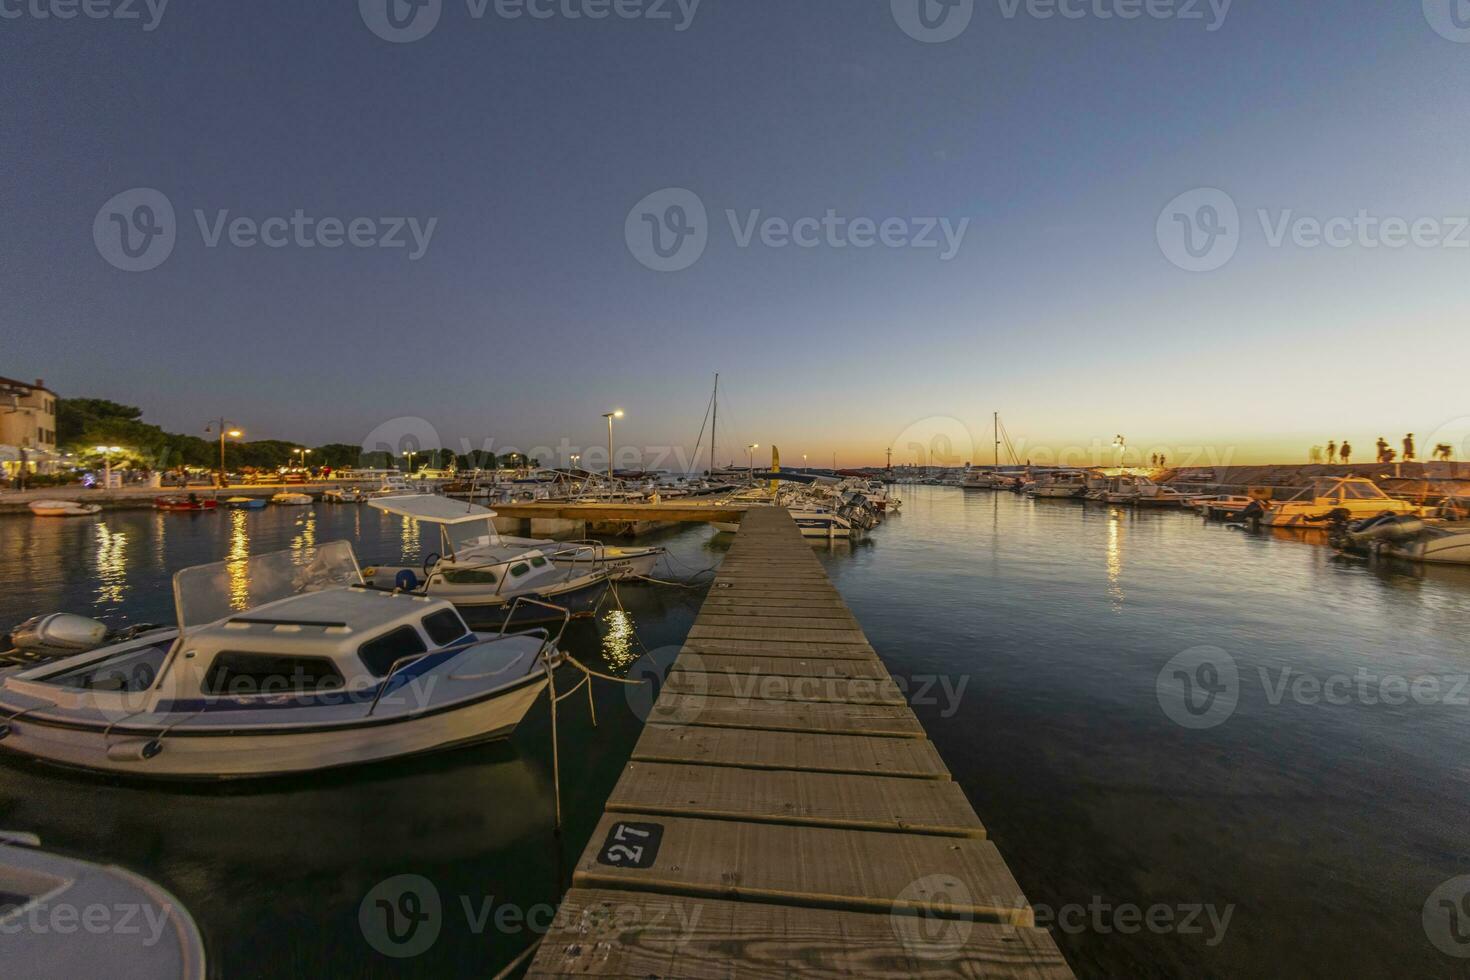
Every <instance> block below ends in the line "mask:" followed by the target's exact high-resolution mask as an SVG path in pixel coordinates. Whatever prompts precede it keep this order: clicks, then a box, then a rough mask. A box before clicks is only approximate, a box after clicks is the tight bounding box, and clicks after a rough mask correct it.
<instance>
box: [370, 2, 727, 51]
mask: <svg viewBox="0 0 1470 980" xmlns="http://www.w3.org/2000/svg"><path fill="white" fill-rule="evenodd" d="M702 2H703V0H465V11H466V13H467V14H468V15H469V18H470V19H471V20H474V21H481V20H484V19H485V18H486V17H487V16H492V15H493V16H494V17H497V18H499V19H501V20H507V21H518V20H528V21H549V20H562V21H603V20H608V19H610V18H611V19H615V20H625V21H627V20H646V21H650V22H653V23H663V24H672V25H673V28H674V30H675V31H676V32H678V33H683V32H684V31H687V30H689V28H690V27H692V26H693V25H694V17H695V15H696V14H698V13H699V5H700V4H701V3H702ZM357 9H358V12H359V13H360V14H361V15H362V22H363V23H364V24H366V25H367V27H368V30H370V31H372V32H373V33H374V34H376V35H377V36H378V37H380V38H382V39H383V40H385V41H391V42H393V43H394V44H408V43H411V42H413V41H418V40H421V39H423V38H425V37H428V36H429V34H430V33H431V32H432V31H433V30H434V28H435V27H437V26H438V25H439V21H440V18H441V17H442V15H443V13H444V0H357Z"/></svg>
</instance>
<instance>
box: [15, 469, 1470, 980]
mask: <svg viewBox="0 0 1470 980" xmlns="http://www.w3.org/2000/svg"><path fill="white" fill-rule="evenodd" d="M902 495H903V496H904V497H905V499H906V506H905V509H904V513H903V514H902V515H901V516H900V517H897V518H895V519H893V520H890V521H889V522H888V523H886V524H885V525H884V526H883V527H881V528H880V529H879V530H878V531H877V532H876V533H875V534H874V535H873V538H872V540H870V541H869V542H866V543H863V544H860V545H857V546H846V545H843V546H837V547H836V548H833V549H830V550H829V549H828V547H827V546H825V545H822V546H819V553H820V554H822V555H823V556H824V561H825V562H826V563H827V566H828V569H829V571H830V572H831V573H832V575H833V578H834V580H835V581H836V583H837V585H838V587H839V588H840V589H841V591H842V593H843V595H844V596H845V597H846V598H847V600H848V602H849V603H850V605H851V606H852V609H853V611H854V613H855V614H856V615H857V616H858V618H859V619H860V620H861V621H862V623H863V626H864V628H865V629H866V630H867V632H868V635H869V637H870V638H871V639H872V641H873V643H874V645H875V646H876V647H877V648H878V650H879V651H880V653H881V654H882V655H883V656H884V658H885V660H886V661H887V662H888V665H889V668H890V670H891V671H892V672H893V673H894V675H895V676H896V677H897V678H899V679H900V681H901V682H903V683H906V684H908V685H909V689H910V694H911V696H912V697H913V698H914V700H915V701H916V703H915V710H916V711H917V712H918V714H919V716H920V718H921V719H922V720H923V721H924V723H925V724H926V726H927V727H928V729H929V732H930V734H931V735H932V737H933V739H934V741H935V743H936V744H937V745H938V747H939V749H940V752H941V753H942V754H943V756H944V758H945V760H946V762H947V763H948V764H949V766H950V768H951V769H952V770H953V771H954V774H955V777H956V778H957V779H958V780H959V781H960V782H961V784H962V785H963V786H964V788H965V790H966V792H967V793H968V794H969V796H970V799H971V800H972V802H973V803H974V804H975V808H976V810H977V812H978V813H979V814H980V817H981V819H982V820H983V821H984V822H985V824H986V825H987V827H988V828H989V830H990V833H991V836H992V838H993V839H994V840H995V841H996V843H997V844H998V845H999V847H1000V848H1001V851H1002V853H1003V854H1004V856H1005V857H1006V859H1007V862H1008V863H1009V865H1010V867H1011V869H1012V871H1013V872H1014V873H1015V875H1016V877H1017V879H1018V880H1019V882H1020V883H1021V885H1022V887H1023V889H1024V890H1025V892H1026V894H1027V896H1028V897H1029V898H1030V900H1031V901H1032V903H1033V904H1034V905H1035V906H1036V907H1037V908H1038V912H1039V914H1040V916H1041V917H1042V918H1043V920H1046V919H1047V918H1048V917H1050V918H1051V919H1054V920H1055V925H1054V926H1053V933H1054V935H1056V937H1057V939H1058V942H1059V943H1060V944H1061V945H1062V947H1063V949H1064V950H1065V951H1066V952H1067V955H1068V958H1069V960H1070V962H1071V963H1072V965H1073V967H1074V968H1075V969H1076V970H1077V972H1078V974H1079V975H1080V976H1087V977H1175V976H1180V977H1183V976H1189V977H1195V976H1215V977H1243V976H1252V977H1255V976H1283V977H1288V976H1289V977H1337V978H1340V977H1345V976H1352V977H1358V976H1364V977H1370V976H1371V977H1378V976H1464V975H1466V974H1467V967H1470V959H1458V958H1453V957H1451V956H1450V955H1447V954H1446V953H1444V952H1441V951H1440V950H1439V949H1438V948H1437V947H1436V943H1439V944H1440V945H1443V946H1446V947H1447V948H1449V949H1451V950H1454V951H1456V952H1470V918H1462V919H1460V920H1458V921H1456V920H1452V919H1450V917H1449V916H1450V912H1449V909H1450V908H1451V907H1453V905H1454V902H1453V901H1451V903H1450V905H1449V906H1445V907H1443V908H1441V907H1440V906H1439V905H1438V902H1437V901H1435V902H1430V901H1429V900H1430V898H1431V895H1432V893H1434V892H1435V890H1436V889H1437V888H1439V887H1440V886H1441V885H1442V884H1444V883H1445V882H1446V881H1447V880H1449V879H1452V878H1454V877H1456V876H1460V875H1470V831H1467V829H1466V825H1465V818H1466V815H1467V813H1470V726H1467V722H1470V686H1462V683H1463V679H1464V678H1465V677H1466V675H1470V643H1467V638H1470V574H1466V573H1465V572H1464V570H1457V569H1439V570H1430V571H1429V572H1428V573H1426V572H1425V571H1423V570H1421V569H1416V568H1414V567H1413V566H1392V567H1388V566H1385V567H1374V566H1369V565H1364V564H1360V563H1355V562H1346V561H1343V560H1340V559H1337V558H1335V557H1333V555H1332V553H1331V552H1330V551H1329V550H1328V549H1325V548H1321V547H1315V546H1312V545H1310V544H1306V543H1303V542H1301V541H1300V540H1298V539H1289V538H1279V539H1278V538H1275V537H1271V536H1269V535H1250V534H1244V533H1241V532H1239V531H1234V530H1229V529H1226V528H1223V527H1221V526H1219V525H1205V524H1202V523H1200V522H1199V521H1198V520H1197V519H1196V518H1193V517H1192V516H1189V515H1186V514H1182V513H1150V512H1143V513H1138V514H1136V515H1135V514H1133V513H1130V512H1126V511H1122V510H1114V509H1111V508H1102V507H1096V506H1086V507H1084V506H1082V505H1080V504H1076V503H1073V502H1069V501H1044V500H1043V501H1029V500H1025V499H1022V498H1018V497H1014V496H1012V495H1009V494H1000V495H991V494H986V493H981V494H968V495H967V494H964V493H962V492H961V491H958V490H950V489H941V488H925V487H908V488H903V490H902ZM344 537H345V538H348V539H350V540H353V541H354V542H355V543H357V545H358V551H359V554H360V555H362V556H363V557H364V558H365V559H377V560H383V559H388V558H396V557H398V556H399V555H404V556H410V557H411V556H417V555H418V554H420V553H421V551H423V550H432V549H425V548H424V547H423V544H422V543H421V542H420V541H419V540H418V539H417V537H416V536H415V535H414V532H413V531H412V530H408V529H405V528H404V527H403V526H402V524H401V522H399V521H398V520H397V519H395V518H390V517H387V516H386V515H381V514H379V513H377V512H376V511H372V510H370V509H366V508H357V507H343V508H332V507H327V506H318V507H315V508H312V509H310V510H290V509H267V510H265V511H262V512H258V513H250V514H245V513H236V514H220V515H201V516H197V517H194V516H186V515H157V514H153V513H150V512H132V513H120V514H110V515H107V516H106V518H105V519H104V520H83V521H38V520H32V519H31V518H29V517H4V518H0V624H5V625H9V624H10V623H12V622H14V621H18V620H20V619H22V618H24V617H25V616H27V615H30V614H31V613H33V612H36V611H52V610H57V609H68V610H72V611H76V612H83V613H89V614H91V615H96V616H99V617H101V618H106V619H109V620H111V621H114V622H118V623H121V622H125V621H129V620H131V621H138V620H160V619H163V620H167V618H168V616H169V610H170V595H169V589H168V577H167V573H168V572H170V571H172V570H176V569H177V568H178V567H181V566H183V565H187V564H192V563H199V562H205V561H214V560H219V559H221V558H224V557H227V556H229V555H231V554H245V553H260V552H265V551H270V550H275V549H278V548H283V547H293V546H295V547H301V546H310V545H312V544H314V543H318V542H323V541H328V540H333V539H336V538H344ZM660 543H664V544H668V545H669V546H670V547H671V548H672V549H673V551H674V553H675V556H676V559H677V561H678V562H679V563H681V564H680V565H677V566H675V568H674V569H673V572H674V573H682V575H687V574H688V573H689V572H690V571H692V570H694V569H697V568H704V567H707V566H709V565H712V564H714V563H715V562H716V561H718V558H719V555H720V552H721V550H722V549H723V545H722V544H721V543H720V541H719V539H715V538H713V537H712V535H711V534H710V532H709V531H708V530H706V529H704V528H695V529H689V530H685V531H680V532H675V533H673V534H671V535H670V536H669V537H667V538H666V539H665V540H663V541H662V542H660ZM620 595H621V598H622V601H623V605H624V606H625V608H626V614H624V613H622V612H619V611H617V610H616V609H615V608H614V609H613V611H611V612H605V613H604V614H603V616H602V617H601V618H600V620H599V621H597V622H595V623H593V622H584V623H579V624H576V625H574V627H573V631H572V633H571V634H570V635H569V642H568V643H567V644H566V645H567V646H568V647H569V649H571V650H572V651H573V652H574V653H575V654H576V655H577V656H579V657H580V658H581V659H583V660H584V661H586V662H588V663H589V664H591V665H594V666H596V665H597V664H599V663H600V664H601V665H602V666H603V667H604V668H605V669H611V670H613V671H615V672H621V671H623V670H627V669H628V667H629V665H630V664H632V663H633V661H634V660H635V659H637V657H638V656H639V654H640V653H641V651H640V650H639V649H638V648H637V642H636V640H634V639H633V638H632V636H631V634H630V630H636V633H637V637H638V638H639V639H641V640H642V642H643V643H645V644H646V645H647V646H648V647H650V648H662V647H667V646H671V645H676V644H678V642H679V641H680V640H681V639H682V638H683V636H684V635H685V633H686V632H687V630H688V628H689V624H690V622H691V621H692V620H693V617H694V614H695V612H696V611H697V609H698V604H699V600H700V598H701V594H700V593H699V592H698V591H696V590H679V589H672V588H660V587H652V586H632V587H625V588H623V589H622V590H621V592H620ZM1181 655H1183V656H1182V657H1181ZM1174 658H1180V659H1178V660H1175V659H1174ZM660 659H662V660H664V661H665V662H666V661H667V660H668V654H667V652H665V653H663V654H661V657H660ZM1232 669H1233V670H1232ZM1176 670H1177V671H1180V674H1177V675H1176V673H1175V671H1176ZM1202 671H1203V672H1202ZM1161 676H1162V678H1163V679H1162V681H1161ZM1180 676H1183V677H1186V678H1188V679H1189V680H1190V682H1192V683H1196V684H1197V683H1199V682H1201V681H1204V682H1206V683H1209V684H1213V685H1214V686H1216V687H1217V688H1218V689H1219V690H1218V693H1217V695H1216V697H1215V699H1214V701H1210V700H1208V698H1207V697H1206V696H1205V693H1207V692H1203V693H1202V692H1201V691H1199V690H1194V691H1193V692H1192V694H1193V696H1194V697H1195V700H1194V701H1193V706H1194V707H1195V708H1196V710H1198V711H1201V713H1200V714H1193V713H1191V712H1190V711H1189V710H1188V708H1187V707H1186V706H1185V704H1184V701H1183V695H1184V689H1183V687H1182V684H1183V683H1184V682H1183V681H1181V680H1179V679H1177V678H1178V677H1180ZM1400 685H1402V686H1400ZM635 700H636V698H635ZM597 703H598V715H599V721H600V727H598V728H596V729H594V728H592V726H591V725H590V724H589V722H588V720H587V713H586V706H585V702H582V701H581V700H580V699H573V700H571V701H568V702H566V703H565V704H564V705H563V709H564V710H563V712H562V719H561V727H560V731H561V746H562V756H561V757H562V786H563V803H564V807H565V811H566V814H567V829H566V831H565V834H564V836H563V837H562V838H561V839H560V840H558V839H557V838H556V837H555V836H554V835H553V834H552V830H551V815H552V801H553V792H552V777H551V762H550V759H551V753H550V746H549V740H550V725H549V718H548V712H547V709H546V705H545V701H544V700H543V701H542V702H541V703H540V704H538V706H537V707H536V708H534V709H533V710H532V712H531V714H530V716H529V717H528V718H527V720H526V723H525V724H524V725H523V726H522V727H521V729H520V730H519V731H518V732H517V733H516V736H515V737H514V739H512V740H511V741H510V742H509V743H505V744H501V745H497V746H489V747H478V748H470V749H465V750H461V751H456V752H450V753H443V754H439V755H435V756H431V757H427V758H425V759H416V760H410V761H405V762H403V763H400V764H393V765H385V766H375V767H372V768H370V769H363V770H358V771H346V772H339V773H333V774H328V775H325V776H318V777H311V778H305V779H292V780H274V781H270V782H262V783H243V784H235V785H228V786H223V787H197V788H189V787H182V788H181V787H162V788H160V787H157V786H151V785H148V784H144V783H122V782H115V781H109V780H107V779H100V778H95V777H88V776H80V775H73V774H69V773H62V772H59V771H56V770H51V769H46V768H43V767H40V766H36V765H32V764H27V763H23V762H18V761H16V760H14V759H12V758H9V757H3V758H0V827H3V828H7V829H17V830H31V831H35V832H37V833H39V834H40V835H41V836H42V837H43V839H44V840H45V841H46V843H47V844H48V845H49V846H52V847H55V848H58V849H63V850H68V851H72V852H75V853H77V854H79V855H81V856H85V857H89V858H92V859H96V860H106V861H111V862H115V863H118V864H122V865H125V866H127V867H130V868H133V869H135V870H138V871H141V872H143V873H145V874H148V875H151V876H153V877H155V878H157V879H158V880H160V881H161V882H163V883H164V884H165V885H167V886H168V887H169V888H171V889H172V890H173V891H174V892H175V893H176V894H178V895H179V897H180V898H181V899H182V900H183V901H184V902H185V903H186V904H187V905H188V906H189V907H190V909H191V910H192V911H193V913H194V914H195V916H196V918H197V919H198V920H199V922H200V924H201V925H202V927H203V929H204V933H205V939H206V943H207V944H208V947H209V953H210V956H211V958H212V960H213V963H214V965H215V966H216V968H217V969H218V970H219V971H220V973H221V975H225V976H229V977H238V976H268V975H277V974H282V973H287V972H289V973H292V974H300V975H314V974H327V975H332V976H343V975H346V976H425V977H427V976H434V977H439V976H447V975H454V974H463V975H475V976H487V975H491V974H493V973H494V972H495V971H496V970H497V969H498V968H499V967H500V966H501V965H502V964H504V963H506V962H508V961H509V960H510V959H511V958H512V957H514V956H515V955H516V953H518V952H519V951H520V950H521V949H522V948H524V946H525V945H526V944H527V943H528V942H530V940H531V938H532V937H533V935H534V931H535V930H534V927H535V926H544V923H545V921H546V920H547V919H549V916H550V907H551V905H552V903H554V902H555V900H556V898H557V896H558V894H559V893H560V890H561V888H562V887H564V884H565V876H566V874H567V869H568V868H569V866H570V865H571V863H572V862H573V861H575V859H576V857H577V855H579V854H580V852H581V849H582V847H583V845H584V844H585V842H586V838H587V836H588V834H589V833H590V832H591V828H592V826H593V825H594V823H595V821H596V818H597V816H598V813H599V811H600V808H601V804H602V801H603V800H604V799H605V798H606V796H607V794H608V792H609V791H610V790H611V788H612V785H613V783H614V782H615V781H616V779H617V776H618V773H619V770H620V769H621V767H622V764H623V762H624V761H626V758H627V755H628V753H629V751H630V749H631V746H632V744H633V741H634V740H635V739H636V737H637V733H638V730H639V727H640V724H641V723H640V722H639V720H638V717H637V715H636V714H635V712H634V711H633V710H632V708H631V707H630V704H629V700H628V698H627V696H626V695H625V693H624V690H623V689H622V688H613V687H611V686H601V687H599V688H598V690H597ZM1206 706H1208V708H1207V710H1206ZM1175 717H1178V718H1180V719H1181V720H1182V721H1183V722H1184V723H1183V724H1181V723H1179V722H1176V721H1175V720H1173V719H1174V718H1175ZM401 874H415V875H420V876H422V877H423V878H426V879H428V880H429V881H430V882H432V883H433V886H434V889H435V891H436V892H437V893H438V895H439V897H440V900H441V904H442V908H443V915H442V928H441V931H440V934H439V938H438V940H437V941H436V942H435V943H434V944H433V946H432V947H431V948H430V949H429V950H428V951H427V952H425V953H423V954H422V955H419V956H417V957H414V958H411V959H391V958H389V957H386V956H384V955H382V954H381V953H379V952H377V951H375V949H374V948H373V947H372V946H371V945H370V944H369V942H368V941H367V939H366V938H365V937H364V935H363V933H362V931H361V930H360V928H359V926H358V907H359V905H360V904H361V903H362V901H363V898H364V896H366V895H367V894H368V892H369V891H370V890H371V889H372V888H373V887H374V885H376V884H377V883H378V882H380V881H383V880H384V879H387V878H390V877H393V876H396V875H401ZM1445 895H1449V896H1450V897H1451V899H1455V898H1458V897H1459V896H1458V893H1457V892H1456V891H1455V890H1454V889H1453V888H1452V889H1451V890H1450V891H1449V892H1442V893H1441V894H1440V896H1439V897H1440V898H1443V897H1444V896H1445ZM1427 902H1428V903H1429V904H1430V906H1431V908H1432V909H1437V910H1439V911H1437V912H1436V914H1435V915H1434V916H1431V918H1430V920H1429V922H1428V924H1427V926H1426V922H1425V921H1424V909H1425V906H1426V903H1427ZM1467 909H1470V905H1467ZM527 920H529V923H528V921H527ZM1455 925H1458V926H1459V928H1460V930H1462V931H1461V932H1458V933H1457V932H1456V930H1455V929H1454V928H1453V927H1454V926H1455ZM1458 935H1463V936H1464V938H1465V939H1466V940H1467V941H1466V942H1465V943H1463V944H1460V943H1458V942H1457V936H1458Z"/></svg>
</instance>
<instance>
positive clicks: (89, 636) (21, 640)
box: [10, 613, 107, 657]
mask: <svg viewBox="0 0 1470 980" xmlns="http://www.w3.org/2000/svg"><path fill="white" fill-rule="evenodd" d="M10 641H11V642H12V643H14V644H15V648H16V649H17V650H21V651H24V652H26V653H33V654H38V655H40V656H45V657H65V656H70V655H71V654H74V653H86V652H87V651H88V650H95V649H97V648H98V647H100V646H102V644H103V643H105V642H106V641H107V627H106V625H104V624H102V623H99V622H97V620H95V619H88V618H87V617H86V616H77V615H74V614H72V613H51V614H50V615H49V616H34V617H32V618H31V619H28V620H26V621H25V622H24V623H21V624H20V625H19V626H17V627H16V628H15V629H13V630H11V633H10Z"/></svg>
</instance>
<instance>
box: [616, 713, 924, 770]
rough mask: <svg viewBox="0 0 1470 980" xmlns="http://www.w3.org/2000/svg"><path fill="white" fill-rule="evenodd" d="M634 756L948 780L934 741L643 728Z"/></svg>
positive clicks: (675, 727)
mask: <svg viewBox="0 0 1470 980" xmlns="http://www.w3.org/2000/svg"><path fill="white" fill-rule="evenodd" d="M633 758H634V759H641V760H643V761H644V762H682V763H687V764H690V765H709V766H743V767H745V768H749V769H793V770H805V771H808V772H848V773H859V774H864V773H868V774H875V775H882V776H902V777H906V778H909V779H949V778H950V775H949V770H948V769H947V768H945V765H944V762H943V761H942V760H940V758H939V753H938V752H937V751H935V749H934V745H933V743H931V742H929V741H928V740H927V739H918V738H874V737H871V736H866V735H818V734H811V733H802V732H769V731H748V730H747V731H738V730H735V729H728V728H700V727H699V726H697V725H689V726H670V725H647V726H645V727H644V729H643V735H642V736H641V737H640V738H639V739H638V744H637V745H636V746H635V747H634V749H633Z"/></svg>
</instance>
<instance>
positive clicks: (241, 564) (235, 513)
mask: <svg viewBox="0 0 1470 980" xmlns="http://www.w3.org/2000/svg"><path fill="white" fill-rule="evenodd" d="M246 514H247V512H246V511H243V510H232V511H230V550H229V553H228V554H226V555H225V560H226V561H227V562H229V564H228V565H226V566H225V568H226V570H227V572H228V574H229V578H230V586H229V588H230V608H231V609H233V610H235V611H236V612H241V611H243V610H245V609H248V608H250V574H249V572H248V571H247V569H248V567H249V566H248V565H247V564H246V563H245V559H246V558H249V557H250V531H249V520H248V518H247V517H246Z"/></svg>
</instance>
